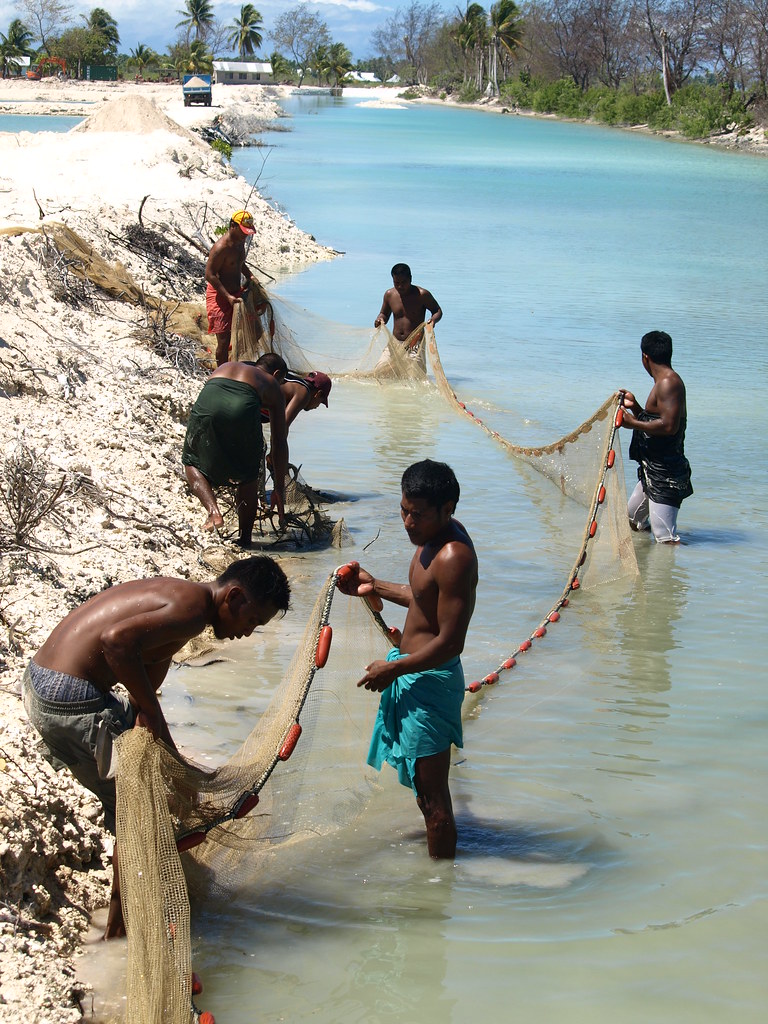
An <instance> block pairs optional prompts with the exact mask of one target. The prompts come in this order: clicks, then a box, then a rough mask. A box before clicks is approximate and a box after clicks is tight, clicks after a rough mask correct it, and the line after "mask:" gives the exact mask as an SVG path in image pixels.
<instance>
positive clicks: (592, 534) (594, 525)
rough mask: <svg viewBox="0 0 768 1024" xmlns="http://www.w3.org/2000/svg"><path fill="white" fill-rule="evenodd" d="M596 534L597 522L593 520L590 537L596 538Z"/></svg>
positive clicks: (590, 525) (590, 526)
mask: <svg viewBox="0 0 768 1024" xmlns="http://www.w3.org/2000/svg"><path fill="white" fill-rule="evenodd" d="M596 533H597V520H596V519H593V520H592V522H591V523H590V524H589V536H590V537H594V536H595V534H596Z"/></svg>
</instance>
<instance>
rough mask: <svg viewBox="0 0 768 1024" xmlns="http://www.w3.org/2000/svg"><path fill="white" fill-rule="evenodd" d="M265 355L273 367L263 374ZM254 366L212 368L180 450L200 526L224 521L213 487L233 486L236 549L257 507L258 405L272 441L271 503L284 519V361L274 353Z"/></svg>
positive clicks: (261, 451) (247, 540)
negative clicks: (202, 517)
mask: <svg viewBox="0 0 768 1024" xmlns="http://www.w3.org/2000/svg"><path fill="white" fill-rule="evenodd" d="M267 359H272V360H276V361H278V370H277V371H272V372H269V371H266V370H263V369H261V367H260V366H259V365H257V364H258V363H260V362H261V361H262V360H265V361H266V360H267ZM257 364H254V363H248V362H243V363H224V364H223V366H219V367H218V368H217V369H216V370H214V371H213V373H212V374H211V376H210V377H209V378H208V380H207V381H206V383H205V385H204V386H203V390H202V391H201V392H200V394H199V395H198V397H197V401H196V402H195V404H194V405H193V406H192V411H191V412H190V414H189V423H188V425H187V434H186V437H185V438H184V448H183V451H182V453H181V461H182V463H183V464H184V471H185V473H186V477H187V483H188V484H189V489H190V491H191V492H192V493H193V494H194V495H195V497H197V498H199V499H200V503H201V504H202V506H203V507H204V508H205V510H206V512H207V513H208V519H207V520H206V522H205V527H204V528H205V529H206V530H211V531H212V530H213V529H214V528H215V529H218V528H219V527H220V526H221V525H222V524H223V522H224V517H223V516H222V514H221V511H220V509H219V506H218V504H217V502H216V496H215V495H214V493H213V488H214V487H220V486H222V485H224V484H229V483H234V484H237V517H238V524H239V536H238V540H237V542H238V544H240V545H241V547H248V545H249V544H250V543H251V536H252V533H253V524H254V522H255V520H256V512H257V510H258V505H259V475H260V473H261V469H262V459H263V455H264V435H263V432H262V427H261V422H262V416H261V413H262V409H264V410H266V411H267V412H268V414H269V421H270V434H271V439H272V464H273V466H274V472H273V479H274V483H275V486H274V490H273V492H272V503H273V505H274V507H275V508H276V509H277V513H278V516H279V518H280V520H281V521H282V520H283V519H284V517H285V504H284V502H285V477H286V473H287V472H288V442H287V440H286V436H287V427H286V425H285V399H284V398H283V393H282V391H281V390H280V384H281V382H282V380H284V379H285V363H284V361H283V360H282V359H281V357H280V356H275V355H274V354H273V353H268V355H266V356H262V357H261V359H260V360H257ZM280 364H281V365H282V372H281V370H280ZM275 372H277V376H275V375H274V374H275Z"/></svg>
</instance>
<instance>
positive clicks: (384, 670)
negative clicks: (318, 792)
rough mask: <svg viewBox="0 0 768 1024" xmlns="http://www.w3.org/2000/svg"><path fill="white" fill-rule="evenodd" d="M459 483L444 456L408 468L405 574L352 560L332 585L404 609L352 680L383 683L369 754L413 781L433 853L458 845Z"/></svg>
mask: <svg viewBox="0 0 768 1024" xmlns="http://www.w3.org/2000/svg"><path fill="white" fill-rule="evenodd" d="M458 500H459V484H458V481H457V480H456V477H455V475H454V473H453V470H452V469H451V468H450V466H447V465H445V463H443V462H433V461H432V460H431V459H425V460H424V461H423V462H417V463H414V465H412V466H410V467H409V468H408V469H406V471H405V473H403V478H402V500H401V503H400V514H401V516H402V519H403V525H404V527H405V532H406V533H407V534H408V538H409V539H410V541H411V543H412V544H414V545H416V552H415V554H414V556H413V559H412V560H411V567H410V570H409V574H408V583H407V584H401V583H386V582H384V581H383V580H380V579H376V578H374V577H373V576H372V575H371V574H370V573H369V572H366V571H365V569H361V568H360V566H359V565H358V564H357V563H356V562H352V563H350V565H351V567H352V570H353V571H352V573H351V574H350V575H349V576H347V578H346V579H345V580H342V581H341V582H340V584H339V589H340V590H342V591H343V592H344V593H346V594H350V595H352V596H354V595H357V596H358V597H366V598H368V600H369V601H371V602H372V604H373V605H374V606H377V607H378V608H381V607H382V604H381V602H382V599H383V600H385V601H392V602H393V603H394V604H398V605H401V606H402V607H404V608H407V609H408V613H407V615H406V619H405V626H404V627H403V634H402V640H401V642H400V646H399V649H398V648H393V649H392V650H391V651H390V652H389V654H388V655H387V660H386V661H374V662H372V663H371V664H370V665H368V666H367V667H366V669H365V675H364V676H363V678H362V679H361V680H360V681H359V682H358V684H357V685H358V686H364V687H365V688H366V689H367V690H373V691H375V692H376V693H381V699H380V704H379V711H378V715H377V718H376V724H375V726H374V730H373V737H372V739H371V748H370V751H369V754H368V763H369V764H370V765H372V766H373V767H374V768H381V765H382V762H383V761H387V762H388V763H389V764H391V765H392V766H393V767H394V768H396V770H397V773H398V778H399V779H400V782H401V783H402V784H403V785H404V786H408V787H409V788H412V789H413V791H414V792H415V794H416V803H417V804H418V806H419V809H420V810H421V812H422V814H423V815H424V821H425V823H426V826H427V848H428V850H429V854H430V856H431V857H434V858H435V859H443V858H447V859H450V860H452V859H453V858H454V856H455V854H456V821H455V819H454V816H453V807H452V805H451V793H450V790H449V787H448V772H449V769H450V763H451V744H455V745H456V746H457V747H460V746H462V743H463V736H462V727H461V705H462V701H463V700H464V672H463V670H462V667H461V660H460V657H459V656H460V654H461V652H462V651H463V649H464V640H465V638H466V635H467V629H468V627H469V622H470V619H471V618H472V612H473V611H474V608H475V591H476V589H477V558H476V556H475V549H474V547H473V545H472V541H471V539H470V537H469V534H468V533H467V531H466V530H465V529H464V527H463V526H462V525H461V523H459V522H458V521H457V520H456V519H454V518H453V512H454V510H455V508H456V504H457V502H458Z"/></svg>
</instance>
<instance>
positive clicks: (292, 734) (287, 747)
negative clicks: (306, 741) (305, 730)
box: [277, 722, 301, 761]
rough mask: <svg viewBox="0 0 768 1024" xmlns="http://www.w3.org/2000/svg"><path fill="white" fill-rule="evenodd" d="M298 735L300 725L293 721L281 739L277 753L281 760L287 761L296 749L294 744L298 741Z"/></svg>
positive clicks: (299, 733)
mask: <svg viewBox="0 0 768 1024" xmlns="http://www.w3.org/2000/svg"><path fill="white" fill-rule="evenodd" d="M299 736H301V726H300V725H299V723H298V722H294V723H293V725H292V726H291V728H290V729H289V730H288V735H287V736H286V737H285V739H284V740H283V745H282V747H280V753H279V754H278V755H277V756H278V758H279V759H280V760H281V761H287V760H288V758H289V757H290V756H291V754H292V753H293V751H294V750H295V749H296V744H297V743H298V742H299Z"/></svg>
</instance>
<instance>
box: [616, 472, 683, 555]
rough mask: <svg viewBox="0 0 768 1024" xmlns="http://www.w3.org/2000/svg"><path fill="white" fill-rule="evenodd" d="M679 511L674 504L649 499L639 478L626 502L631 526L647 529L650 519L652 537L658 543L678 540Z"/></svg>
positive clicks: (671, 542)
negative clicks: (662, 503) (664, 503)
mask: <svg viewBox="0 0 768 1024" xmlns="http://www.w3.org/2000/svg"><path fill="white" fill-rule="evenodd" d="M679 511H680V510H679V509H677V508H675V506H674V505H661V504H659V502H658V501H651V500H650V498H649V497H648V495H647V494H646V493H645V491H644V490H643V485H642V482H641V481H640V480H638V481H637V487H635V489H634V491H632V493H631V494H630V496H629V501H628V502H627V514H628V515H629V521H630V523H631V524H632V526H633V527H634V528H635V529H636V530H647V529H648V524H649V521H650V526H651V532H652V533H653V538H654V540H655V541H656V542H657V543H658V544H676V543H677V542H678V541H679V540H680V538H679V537H678V536H677V513H678V512H679Z"/></svg>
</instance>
